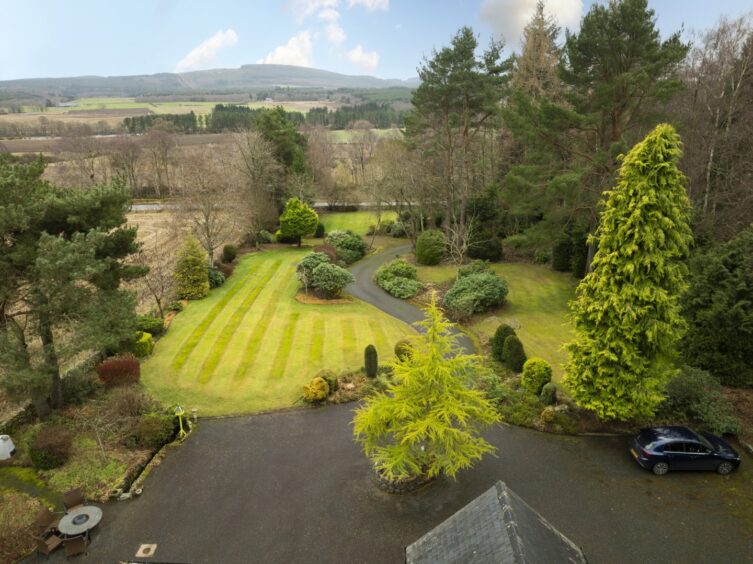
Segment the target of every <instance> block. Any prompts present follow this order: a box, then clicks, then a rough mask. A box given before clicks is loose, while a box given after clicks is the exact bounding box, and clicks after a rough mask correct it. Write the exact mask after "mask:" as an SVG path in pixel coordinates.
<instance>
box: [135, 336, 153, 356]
mask: <svg viewBox="0 0 753 564" xmlns="http://www.w3.org/2000/svg"><path fill="white" fill-rule="evenodd" d="M153 350H154V338H153V337H152V334H151V333H144V332H140V333H138V334H137V337H136V340H135V341H134V342H133V354H134V355H136V356H137V357H138V358H144V357H145V356H149V355H150V354H152V351H153Z"/></svg>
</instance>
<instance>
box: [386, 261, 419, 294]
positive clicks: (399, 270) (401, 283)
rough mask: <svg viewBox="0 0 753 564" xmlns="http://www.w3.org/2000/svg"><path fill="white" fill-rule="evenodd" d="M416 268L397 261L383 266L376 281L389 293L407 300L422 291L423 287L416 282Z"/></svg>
mask: <svg viewBox="0 0 753 564" xmlns="http://www.w3.org/2000/svg"><path fill="white" fill-rule="evenodd" d="M416 276H417V270H416V267H415V266H413V265H412V264H410V263H409V262H407V261H406V260H404V259H400V258H398V259H395V260H393V261H392V262H389V263H387V264H384V265H382V266H381V267H380V268H379V270H377V272H376V275H375V276H374V279H375V280H376V283H377V284H378V285H379V286H380V287H381V288H382V289H383V290H384V291H385V292H387V293H389V294H391V295H393V296H395V297H396V298H400V299H402V300H406V299H409V298H412V297H413V296H415V295H416V294H418V292H420V291H421V289H422V288H423V285H422V284H421V283H420V282H419V281H418V280H416Z"/></svg>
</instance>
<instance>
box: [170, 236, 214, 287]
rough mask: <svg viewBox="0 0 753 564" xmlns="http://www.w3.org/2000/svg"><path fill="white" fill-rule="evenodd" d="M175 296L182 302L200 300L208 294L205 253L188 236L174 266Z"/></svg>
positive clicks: (192, 238) (191, 237)
mask: <svg viewBox="0 0 753 564" xmlns="http://www.w3.org/2000/svg"><path fill="white" fill-rule="evenodd" d="M174 278H175V295H176V296H177V297H178V298H179V299H182V300H200V299H201V298H203V297H206V295H207V294H208V293H209V275H208V274H207V253H206V251H205V250H204V249H203V248H202V246H201V245H200V244H199V242H198V241H197V240H196V238H195V237H193V236H191V235H189V236H188V238H186V240H185V242H184V243H183V247H182V248H181V249H180V251H179V253H178V260H177V262H176V264H175V273H174Z"/></svg>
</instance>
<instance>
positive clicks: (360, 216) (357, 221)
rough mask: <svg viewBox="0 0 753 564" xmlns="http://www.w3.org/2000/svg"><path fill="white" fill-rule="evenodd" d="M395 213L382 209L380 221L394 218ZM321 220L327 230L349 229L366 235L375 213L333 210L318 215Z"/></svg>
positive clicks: (374, 218)
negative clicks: (332, 211)
mask: <svg viewBox="0 0 753 564" xmlns="http://www.w3.org/2000/svg"><path fill="white" fill-rule="evenodd" d="M396 218H397V213H396V212H394V211H383V212H382V221H385V220H387V219H391V220H393V221H394V220H395V219H396ZM320 220H321V222H322V223H323V224H324V228H325V230H326V231H327V232H330V231H334V230H335V229H350V230H351V231H353V232H354V233H358V234H359V235H366V232H367V231H368V230H369V226H371V225H376V213H375V212H374V211H373V210H372V211H355V212H335V213H323V214H321V216H320Z"/></svg>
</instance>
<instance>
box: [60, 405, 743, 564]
mask: <svg viewBox="0 0 753 564" xmlns="http://www.w3.org/2000/svg"><path fill="white" fill-rule="evenodd" d="M353 407H354V406H353V405H344V406H338V407H327V408H322V409H310V410H299V411H288V412H278V413H273V414H266V415H257V416H248V417H237V418H228V419H217V420H205V421H201V422H200V425H199V427H198V429H197V430H196V431H195V433H194V434H193V435H192V436H191V437H190V438H189V439H188V441H187V442H186V443H184V444H183V445H182V446H181V447H179V448H178V449H176V450H175V451H174V452H172V453H171V454H170V455H169V456H168V457H167V458H166V459H165V461H164V462H163V463H162V465H161V466H159V467H158V468H156V469H155V470H154V471H153V473H152V475H151V476H150V477H149V478H148V480H147V481H146V485H145V490H144V493H143V495H142V496H141V497H140V498H138V499H135V500H131V501H127V502H120V503H112V504H107V505H106V506H105V507H104V510H105V517H104V519H103V522H102V524H101V526H100V527H99V528H98V530H97V531H96V533H95V535H94V538H93V543H92V545H91V547H90V551H89V554H88V556H86V557H83V560H86V561H92V562H116V561H120V560H126V559H129V558H134V555H135V553H136V551H137V550H138V548H139V545H141V544H142V543H154V544H156V545H157V549H156V552H155V554H154V556H153V557H152V558H149V559H144V560H143V561H153V562H174V563H175V562H196V563H199V562H201V563H215V562H223V563H233V562H243V563H246V562H261V563H267V562H272V563H277V562H280V563H283V562H284V563H286V564H290V563H298V562H303V563H308V562H317V563H318V562H326V563H340V562H342V563H361V562H364V563H399V562H402V561H403V558H404V554H403V550H404V547H405V545H406V544H409V543H410V542H412V541H413V540H415V539H416V538H418V537H419V536H421V535H422V534H423V533H425V532H426V531H427V530H429V529H431V528H432V527H433V526H435V525H436V524H438V523H439V522H441V521H442V520H444V519H445V518H446V517H448V516H449V515H451V514H452V513H453V512H455V511H456V510H457V509H459V508H460V507H462V506H463V505H465V504H466V503H467V502H469V501H470V500H471V499H473V498H474V497H476V496H477V495H479V494H480V493H482V492H483V491H484V490H486V489H488V488H489V487H490V486H491V485H492V484H493V483H494V482H495V481H496V480H500V479H501V480H504V481H505V482H507V484H508V485H509V486H510V487H511V488H512V489H513V490H515V491H516V492H517V493H518V494H519V495H520V496H522V497H523V499H525V500H526V501H527V502H528V503H529V504H530V505H532V506H533V507H534V508H535V509H536V510H538V511H539V512H540V513H542V514H543V515H544V517H545V518H547V519H548V520H550V521H551V522H552V523H553V524H554V525H555V526H556V527H558V528H559V529H560V530H561V531H562V532H563V533H565V534H566V535H568V536H569V537H570V538H571V539H572V540H573V541H574V542H575V543H577V544H578V545H580V546H581V547H582V548H583V550H584V551H585V553H586V556H587V557H588V559H589V562H591V563H600V562H605V563H621V562H648V561H651V562H683V563H692V562H736V563H737V562H753V534H752V530H751V523H750V522H749V521H746V520H743V519H742V518H740V517H737V516H735V515H734V512H733V511H732V510H731V509H730V507H729V505H728V504H729V502H730V497H729V495H730V494H729V492H731V491H734V489H735V488H746V487H750V482H749V481H748V480H749V479H750V474H749V473H748V474H744V473H735V474H732V475H730V476H726V477H721V476H717V475H715V474H669V475H667V476H664V477H661V478H659V477H655V476H653V475H652V474H651V473H649V472H646V471H644V470H642V469H640V468H639V467H638V466H637V465H636V464H635V463H634V462H633V461H632V460H631V459H630V458H629V456H628V454H627V453H626V450H625V448H624V439H622V438H595V437H582V438H572V437H559V436H554V435H547V434H543V433H537V432H534V431H529V430H525V429H520V428H515V427H498V428H495V429H493V430H491V431H490V432H489V433H488V438H489V440H490V441H491V442H492V443H493V444H494V445H496V446H497V448H498V457H497V458H494V457H489V458H486V459H485V460H484V461H483V462H482V463H480V464H479V465H478V466H477V467H476V468H474V469H473V470H470V471H467V472H465V473H463V474H461V475H460V476H459V478H458V480H457V481H456V482H453V481H451V480H441V481H438V482H436V483H434V484H431V485H430V486H428V487H426V488H424V489H423V490H421V491H419V492H417V493H415V494H411V495H406V496H392V495H389V494H385V493H382V492H381V491H380V490H378V489H377V488H376V486H375V485H374V483H373V481H372V477H371V474H370V466H369V463H368V461H367V460H366V459H365V458H364V456H363V455H362V453H361V452H360V450H359V448H358V446H357V445H356V444H354V443H353V441H352V437H351V433H352V427H351V425H350V421H351V417H352V409H353ZM743 465H744V466H747V467H750V466H751V465H753V461H751V460H750V459H749V458H748V457H746V459H745V460H744V461H743ZM54 560H58V561H61V562H62V561H63V560H64V556H63V555H62V554H60V553H58V554H56V555H55V557H54Z"/></svg>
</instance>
